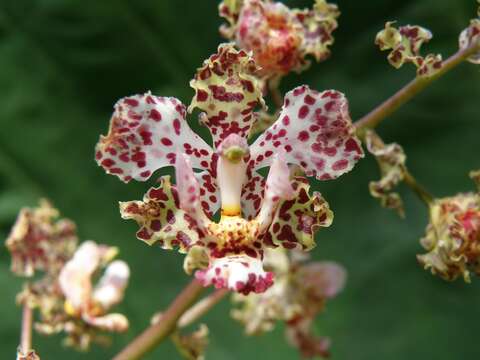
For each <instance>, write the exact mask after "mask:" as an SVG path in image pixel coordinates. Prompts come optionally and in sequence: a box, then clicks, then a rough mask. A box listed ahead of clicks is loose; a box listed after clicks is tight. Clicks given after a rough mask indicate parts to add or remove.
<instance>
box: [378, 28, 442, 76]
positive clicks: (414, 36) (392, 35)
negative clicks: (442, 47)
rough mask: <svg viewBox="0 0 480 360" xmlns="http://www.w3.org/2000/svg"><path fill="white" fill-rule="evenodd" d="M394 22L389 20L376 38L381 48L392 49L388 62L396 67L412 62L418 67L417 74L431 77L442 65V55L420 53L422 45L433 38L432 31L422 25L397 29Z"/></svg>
mask: <svg viewBox="0 0 480 360" xmlns="http://www.w3.org/2000/svg"><path fill="white" fill-rule="evenodd" d="M392 24H393V22H387V23H386V24H385V29H384V30H382V31H380V32H379V33H378V34H377V37H376V38H375V44H377V45H378V46H379V47H380V50H382V51H383V50H391V51H390V53H389V55H388V62H389V63H390V64H391V65H392V66H393V67H395V68H396V69H398V68H400V67H401V66H402V65H403V64H405V63H408V62H409V63H412V64H414V65H415V66H416V67H417V75H418V76H423V77H429V76H432V75H433V74H435V73H436V72H437V71H438V70H439V69H440V68H441V67H442V56H441V55H439V54H429V55H427V56H426V57H423V56H421V55H420V48H421V47H422V45H423V44H424V43H426V42H428V41H430V39H431V38H432V33H431V32H430V31H429V30H427V29H425V28H423V27H421V26H412V25H407V26H401V27H400V28H398V29H396V28H395V27H394V26H393V25H392Z"/></svg>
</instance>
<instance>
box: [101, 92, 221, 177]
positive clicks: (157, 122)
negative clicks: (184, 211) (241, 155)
mask: <svg viewBox="0 0 480 360" xmlns="http://www.w3.org/2000/svg"><path fill="white" fill-rule="evenodd" d="M114 109H115V110H114V113H113V115H112V118H111V120H110V129H109V131H108V134H107V135H106V136H101V137H100V141H99V142H98V144H97V147H96V155H95V157H96V160H97V163H98V164H99V165H100V166H102V167H103V168H104V169H105V171H106V172H107V173H108V174H113V175H116V176H118V177H119V178H120V179H121V180H122V181H124V182H128V181H130V180H131V179H135V180H139V181H144V180H147V179H148V178H149V177H150V176H151V175H152V173H153V172H154V171H155V170H157V169H160V168H161V167H164V166H169V165H173V164H174V163H175V156H176V152H177V151H181V152H184V153H186V154H187V155H190V156H191V159H192V166H193V167H194V168H202V161H205V160H206V161H209V159H210V158H211V156H212V149H211V148H210V146H209V145H207V144H206V143H205V141H203V140H202V138H200V137H199V136H198V135H197V134H195V133H194V132H193V131H192V129H190V127H189V126H188V124H187V121H186V120H185V106H184V105H183V104H182V103H181V102H180V101H179V100H177V99H175V98H170V97H159V96H154V95H152V94H150V93H149V92H148V93H146V94H143V95H133V96H130V97H126V98H123V99H120V100H119V101H118V102H117V103H116V104H115V106H114Z"/></svg>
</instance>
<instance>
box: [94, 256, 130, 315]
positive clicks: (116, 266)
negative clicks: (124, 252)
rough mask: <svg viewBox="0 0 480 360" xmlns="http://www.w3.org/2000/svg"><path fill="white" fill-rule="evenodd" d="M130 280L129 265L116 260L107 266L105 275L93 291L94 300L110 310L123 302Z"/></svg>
mask: <svg viewBox="0 0 480 360" xmlns="http://www.w3.org/2000/svg"><path fill="white" fill-rule="evenodd" d="M129 278H130V269H129V268H128V265H127V263H125V262H124V261H121V260H116V261H114V262H112V263H111V264H109V265H108V266H107V269H106V270H105V274H103V276H102V277H101V278H100V281H99V283H98V284H97V285H96V286H95V289H94V291H93V300H94V301H95V302H96V303H98V304H100V305H101V306H102V308H103V309H105V310H108V309H110V308H111V307H112V306H114V305H116V304H118V303H120V302H121V301H122V300H123V296H124V293H125V289H126V287H127V285H128V279H129Z"/></svg>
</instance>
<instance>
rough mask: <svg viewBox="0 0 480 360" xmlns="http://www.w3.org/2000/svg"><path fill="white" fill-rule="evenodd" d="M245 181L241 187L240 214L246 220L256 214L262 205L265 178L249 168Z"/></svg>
mask: <svg viewBox="0 0 480 360" xmlns="http://www.w3.org/2000/svg"><path fill="white" fill-rule="evenodd" d="M247 179H248V180H247V182H246V183H245V184H244V185H243V189H242V198H241V204H242V215H243V217H244V218H245V219H247V220H252V219H253V218H255V216H257V214H258V212H259V211H260V207H261V206H262V200H263V194H264V191H265V183H266V180H265V178H264V177H263V176H262V175H260V174H259V173H257V172H256V171H252V170H251V169H250V170H249V172H247Z"/></svg>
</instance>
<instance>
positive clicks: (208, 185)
mask: <svg viewBox="0 0 480 360" xmlns="http://www.w3.org/2000/svg"><path fill="white" fill-rule="evenodd" d="M195 176H196V178H197V181H198V183H199V184H200V202H201V205H202V208H203V210H204V211H205V213H206V214H207V215H208V216H209V217H212V216H213V215H214V214H215V213H216V212H217V210H218V209H220V191H219V190H218V186H217V182H216V180H215V177H214V176H212V175H211V172H209V171H202V172H199V173H196V174H195Z"/></svg>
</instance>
